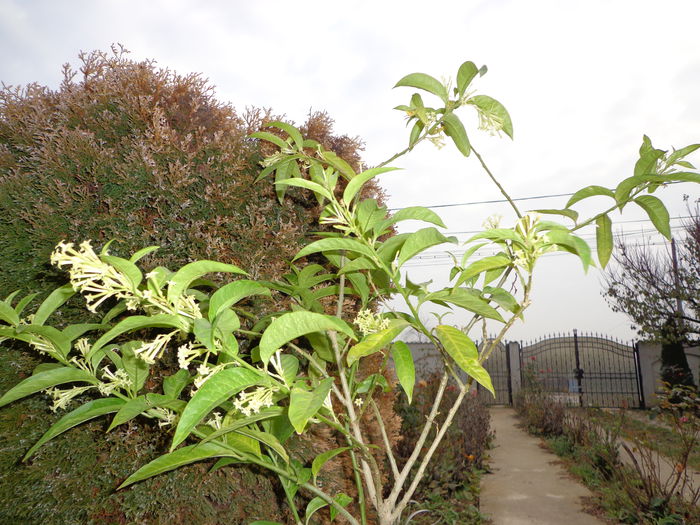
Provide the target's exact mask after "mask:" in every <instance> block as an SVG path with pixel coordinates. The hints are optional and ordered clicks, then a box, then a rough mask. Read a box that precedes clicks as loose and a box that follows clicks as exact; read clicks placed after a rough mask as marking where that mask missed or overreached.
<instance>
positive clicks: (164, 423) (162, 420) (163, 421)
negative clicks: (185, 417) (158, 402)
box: [151, 407, 177, 428]
mask: <svg viewBox="0 0 700 525" xmlns="http://www.w3.org/2000/svg"><path fill="white" fill-rule="evenodd" d="M151 412H153V413H155V414H156V415H157V418H158V426H159V427H161V428H162V427H168V426H172V425H174V424H175V422H177V414H176V413H175V412H173V411H172V410H170V409H167V408H162V407H156V408H152V409H151Z"/></svg>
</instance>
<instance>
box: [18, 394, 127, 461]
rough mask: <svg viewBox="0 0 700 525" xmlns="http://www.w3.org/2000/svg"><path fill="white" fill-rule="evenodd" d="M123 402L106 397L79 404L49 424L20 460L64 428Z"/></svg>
mask: <svg viewBox="0 0 700 525" xmlns="http://www.w3.org/2000/svg"><path fill="white" fill-rule="evenodd" d="M124 404H125V402H124V400H123V399H117V398H115V397H107V398H103V399H95V400H94V401H89V402H87V403H85V404H84V405H81V406H79V407H78V408H76V409H75V410H73V411H72V412H69V413H68V414H66V415H65V416H63V417H62V418H61V419H59V420H58V421H56V423H54V424H53V425H51V428H49V429H48V430H47V431H46V433H45V434H44V435H43V436H41V438H39V441H37V442H36V443H34V446H33V447H32V448H30V449H29V451H28V452H27V453H26V454H25V455H24V457H23V458H22V461H27V459H29V458H30V457H31V456H32V455H33V454H34V452H36V451H37V450H38V449H39V447H41V446H42V445H43V444H44V443H46V442H47V441H49V440H51V439H53V438H55V437H56V436H58V435H59V434H62V433H63V432H65V431H66V430H70V429H71V428H73V427H75V426H77V425H79V424H81V423H84V422H85V421H89V420H90V419H94V418H96V417H100V416H103V415H105V414H111V413H113V412H116V411H117V410H119V409H120V408H121V407H122V406H123V405H124Z"/></svg>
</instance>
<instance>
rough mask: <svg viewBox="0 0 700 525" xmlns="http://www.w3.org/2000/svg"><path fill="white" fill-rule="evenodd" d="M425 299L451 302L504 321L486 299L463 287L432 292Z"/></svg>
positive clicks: (489, 317)
mask: <svg viewBox="0 0 700 525" xmlns="http://www.w3.org/2000/svg"><path fill="white" fill-rule="evenodd" d="M425 300H426V301H432V302H435V301H439V302H445V303H449V304H453V305H455V306H458V307H460V308H464V309H465V310H469V311H470V312H473V313H475V314H477V315H480V316H482V317H486V318H487V319H495V320H496V321H500V322H502V323H503V322H505V321H504V320H503V317H501V314H499V313H498V311H497V310H496V309H495V308H494V307H492V306H490V305H489V303H488V301H486V300H485V299H482V298H481V297H480V296H479V295H478V294H474V293H471V292H470V291H469V290H467V289H465V288H457V289H455V290H452V289H449V288H448V289H446V290H441V291H439V292H434V293H431V294H429V295H427V296H426V297H425ZM439 302H438V304H439Z"/></svg>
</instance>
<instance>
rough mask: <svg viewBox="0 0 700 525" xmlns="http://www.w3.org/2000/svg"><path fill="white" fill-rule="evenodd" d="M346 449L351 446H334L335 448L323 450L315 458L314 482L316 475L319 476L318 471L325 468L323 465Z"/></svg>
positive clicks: (312, 472)
mask: <svg viewBox="0 0 700 525" xmlns="http://www.w3.org/2000/svg"><path fill="white" fill-rule="evenodd" d="M346 450H350V447H340V448H334V449H333V450H328V451H326V452H323V453H321V454H319V455H318V456H316V457H315V458H314V461H313V463H311V475H312V476H313V479H314V483H316V476H318V473H319V472H320V471H321V469H322V468H323V465H325V464H326V463H327V462H328V461H330V460H331V459H333V458H334V457H335V456H337V455H338V454H341V453H343V452H345V451H346Z"/></svg>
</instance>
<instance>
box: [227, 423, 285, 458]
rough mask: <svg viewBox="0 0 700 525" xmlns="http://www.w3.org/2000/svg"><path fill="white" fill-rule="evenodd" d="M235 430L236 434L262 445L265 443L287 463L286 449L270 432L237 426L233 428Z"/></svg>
mask: <svg viewBox="0 0 700 525" xmlns="http://www.w3.org/2000/svg"><path fill="white" fill-rule="evenodd" d="M235 432H236V433H237V434H241V435H242V436H245V437H248V438H251V439H254V440H256V441H259V442H260V443H262V444H263V445H266V446H267V447H269V448H270V449H272V450H274V451H275V452H277V454H279V456H280V457H281V458H282V459H283V460H284V461H285V463H289V455H288V454H287V451H286V450H284V447H283V446H282V443H280V442H279V441H278V440H277V438H276V437H275V436H273V435H272V434H268V433H267V432H260V431H259V430H254V429H251V428H246V427H243V428H239V429H238V430H235Z"/></svg>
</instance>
